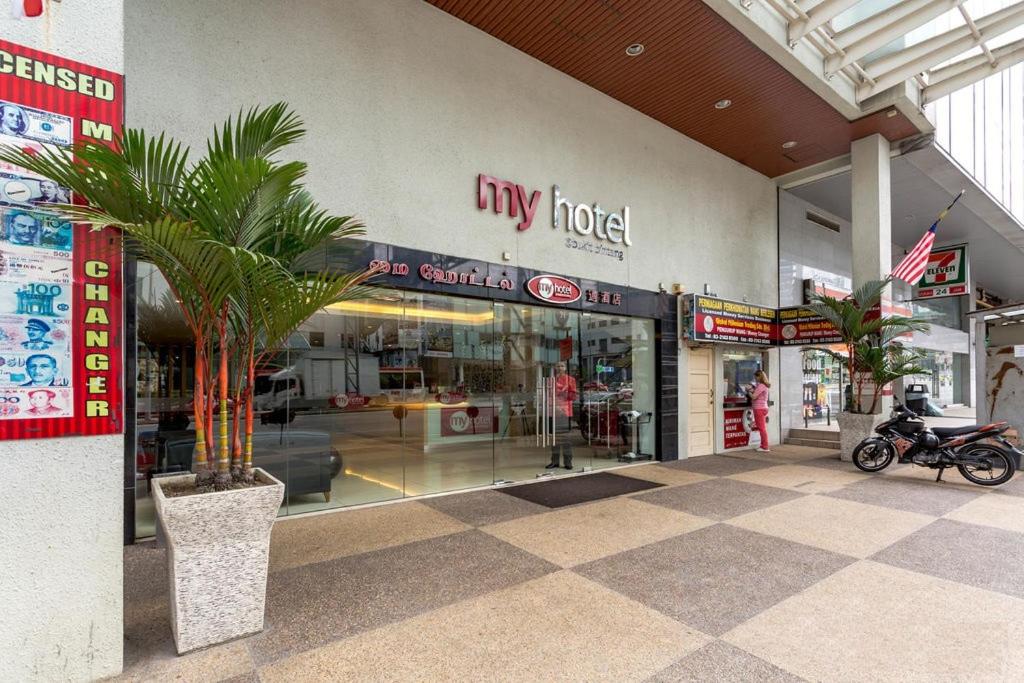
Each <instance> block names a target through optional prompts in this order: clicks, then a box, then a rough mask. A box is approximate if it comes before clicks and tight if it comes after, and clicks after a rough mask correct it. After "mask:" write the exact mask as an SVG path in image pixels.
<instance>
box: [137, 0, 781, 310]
mask: <svg viewBox="0 0 1024 683" xmlns="http://www.w3.org/2000/svg"><path fill="white" fill-rule="evenodd" d="M125 20H126V24H127V27H128V31H127V34H128V35H127V38H126V65H127V67H126V68H127V78H128V82H129V84H130V87H129V89H128V93H127V95H128V107H127V109H128V122H129V125H132V126H145V127H146V128H147V129H154V130H156V129H166V130H168V131H170V132H172V133H174V134H175V135H179V136H182V137H183V138H185V139H186V140H189V141H190V142H192V143H193V146H194V147H195V146H196V145H198V144H199V143H200V142H201V140H202V139H203V138H204V137H205V135H206V134H207V132H208V131H209V129H210V128H211V126H212V124H213V123H215V122H219V121H220V120H222V119H223V118H225V117H226V116H227V115H229V114H231V113H233V112H235V111H237V110H238V108H239V107H244V106H249V105H252V104H256V103H270V102H274V101H277V100H284V101H286V102H288V103H290V104H291V105H292V106H293V107H294V108H295V109H296V111H297V112H298V113H299V114H300V115H301V116H302V117H303V118H304V119H305V121H306V124H307V128H308V130H309V137H308V139H307V140H306V141H305V142H304V143H303V145H302V146H301V147H300V148H298V149H297V151H296V154H297V155H298V156H299V157H301V158H302V159H304V160H306V161H308V162H309V164H310V173H309V186H310V188H311V190H312V191H313V193H314V195H315V196H316V197H317V198H318V199H319V200H320V201H322V202H323V203H324V204H326V205H327V206H328V207H329V208H331V209H333V210H335V211H338V212H344V213H353V212H354V213H355V214H357V215H358V216H360V217H361V218H363V219H364V220H365V222H366V224H367V226H368V237H369V238H370V239H373V240H379V241H382V242H388V243H392V244H399V245H403V246H409V247H415V248H420V249H426V250H436V251H441V252H444V253H450V254H456V255H459V256H465V257H471V258H479V259H485V260H488V261H500V260H501V253H502V251H505V250H507V251H510V252H512V254H513V259H512V263H513V264H514V265H521V266H527V267H531V268H537V269H544V270H550V271H554V272H557V273H567V274H570V275H577V276H588V277H598V278H600V279H604V280H607V281H612V282H618V283H624V284H625V283H629V284H633V285H636V286H640V287H645V288H655V287H656V286H657V284H658V282H662V281H664V282H665V283H666V284H668V283H671V282H682V283H684V284H685V285H686V286H687V287H688V289H689V290H690V291H695V290H697V289H700V288H701V287H702V286H703V283H704V282H710V283H711V284H712V286H713V287H714V288H715V290H716V291H717V292H718V293H719V294H720V295H721V296H723V297H729V298H735V299H740V298H742V297H744V296H746V297H748V298H749V299H750V300H751V301H756V302H758V303H771V302H773V301H774V299H775V283H776V277H777V273H776V270H775V265H774V254H775V238H776V232H775V224H776V211H775V189H774V186H773V185H772V183H771V182H770V181H769V180H768V179H767V178H765V177H764V176H761V175H760V174H758V173H756V172H754V171H752V170H750V169H748V168H746V167H744V166H742V165H740V164H738V163H736V162H734V161H732V160H730V159H728V158H726V157H724V156H722V155H720V154H718V153H716V152H714V151H712V150H710V149H708V148H706V147H703V146H702V145H700V144H698V143H696V142H694V141H692V140H690V139H688V138H685V137H684V136H682V135H680V134H679V133H676V132H675V131H673V130H671V129H669V128H667V127H665V126H662V125H661V124H659V123H656V122H655V121H653V120H651V119H649V118H647V117H645V116H643V115H641V114H639V113H638V112H636V111H635V110H632V109H630V108H629V107H626V106H625V105H623V104H621V103H619V102H616V101H615V100H613V99H611V98H609V97H607V96H605V95H603V94H601V93H599V92H597V91H595V90H593V89H591V88H589V87H587V86H585V85H583V84H581V83H579V82H578V81H575V80H573V79H571V78H569V77H568V76H566V75H564V74H562V73H561V72H558V71H556V70H554V69H552V68H550V67H548V66H546V65H544V64H542V63H541V62H539V61H537V60H535V59H533V58H531V57H528V56H527V55H525V54H523V53H521V52H519V51H517V50H515V49H513V48H512V47H510V46H508V45H506V44H504V43H502V42H500V41H498V40H497V39H495V38H492V37H491V36H489V35H487V34H486V33H483V32H481V31H479V30H477V29H475V28H473V27H471V26H469V25H468V24H465V23H462V22H461V21H459V20H457V19H455V18H454V17H452V16H451V15H448V14H446V13H444V12H442V11H440V10H438V9H436V8H434V7H432V6H430V5H428V4H426V3H424V2H419V1H417V0H387V1H379V0H377V1H369V0H364V1H362V2H356V1H347V2H333V1H332V2H328V1H326V0H318V1H317V2H306V3H281V2H270V1H269V0H257V1H252V2H239V1H235V2H218V3H210V2H208V1H206V0H178V1H176V2H174V3H167V2H163V1H161V0H136V1H135V2H131V3H129V4H128V6H127V7H126V17H125ZM478 173H487V174H489V175H493V176H496V177H498V178H503V179H508V180H513V181H515V182H519V183H521V184H523V185H524V186H525V187H527V188H529V189H538V190H541V191H542V192H543V198H542V204H541V208H540V209H539V210H538V213H537V217H536V218H535V219H534V224H533V227H531V228H530V229H529V230H526V231H522V232H519V231H517V230H516V229H515V221H513V220H511V219H509V218H508V217H507V216H496V215H494V214H493V213H491V212H489V211H480V210H478V209H477V207H476V178H477V174H478ZM555 183H557V184H559V185H560V187H561V190H562V193H563V194H564V195H567V196H569V197H570V198H571V199H573V200H574V201H577V202H579V201H584V202H587V203H593V202H600V204H601V205H602V207H603V208H605V209H606V210H618V209H620V208H621V207H622V206H623V205H626V204H628V205H629V207H630V213H631V220H630V223H631V232H632V236H633V241H634V245H633V246H632V247H630V248H627V249H626V252H627V254H628V256H627V258H626V259H624V260H623V261H622V262H619V261H617V260H614V259H612V258H608V257H605V256H594V255H588V254H583V253H580V252H578V251H573V250H570V249H567V248H566V247H565V246H564V242H565V236H566V235H565V233H564V232H561V231H554V230H553V228H552V227H551V210H552V208H551V204H552V202H551V186H552V185H553V184H555ZM584 239H585V238H584ZM590 239H591V241H594V242H595V243H598V242H597V241H596V240H595V239H594V238H590Z"/></svg>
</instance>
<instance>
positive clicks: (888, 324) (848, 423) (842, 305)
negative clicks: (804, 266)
mask: <svg viewBox="0 0 1024 683" xmlns="http://www.w3.org/2000/svg"><path fill="white" fill-rule="evenodd" d="M890 282H892V280H891V278H886V279H885V280H874V281H871V282H866V283H864V284H863V285H861V286H860V287H858V288H857V290H856V291H854V292H853V293H852V294H850V295H849V296H848V297H845V298H843V299H839V298H836V297H833V296H828V295H826V294H817V293H815V294H813V295H812V297H811V302H810V303H809V304H808V305H807V308H809V309H811V310H812V311H814V312H815V313H817V314H818V315H820V316H821V317H822V318H824V319H825V320H827V321H828V322H829V323H831V324H832V326H833V327H835V328H836V330H837V331H838V333H839V336H840V337H841V338H842V344H843V346H845V347H846V353H845V355H839V354H834V353H833V354H832V355H833V356H836V357H837V358H839V359H840V360H841V361H842V362H844V363H845V364H846V369H847V377H848V378H849V381H850V387H851V392H850V400H849V401H848V402H847V405H846V410H845V411H843V412H841V413H840V414H839V415H838V416H837V421H838V422H839V443H840V452H839V457H840V458H841V459H843V460H850V458H851V456H852V453H853V449H854V448H855V447H856V446H857V444H858V443H860V442H861V441H862V440H863V439H865V438H866V437H868V436H870V435H871V433H872V431H873V430H874V428H875V425H877V424H878V423H879V422H881V421H882V415H880V414H879V411H880V410H881V400H880V399H881V397H882V392H883V391H884V389H885V387H886V386H887V385H888V384H890V383H891V382H893V381H895V380H896V379H899V378H900V377H904V376H907V375H911V374H920V372H924V371H923V370H922V369H921V368H920V367H919V366H918V365H917V363H918V361H919V357H918V356H917V355H916V354H915V353H913V352H911V351H908V350H906V349H905V348H903V346H902V345H901V344H899V342H898V339H899V337H901V336H903V335H905V334H908V333H912V332H917V331H926V330H927V329H928V324H927V323H926V322H924V321H922V320H920V319H917V318H913V317H906V316H898V315H890V316H886V315H883V314H882V311H881V303H882V296H883V294H884V293H885V291H886V288H887V287H888V286H889V284H890ZM822 350H823V351H826V353H832V352H831V351H829V350H827V349H822Z"/></svg>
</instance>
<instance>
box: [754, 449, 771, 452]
mask: <svg viewBox="0 0 1024 683" xmlns="http://www.w3.org/2000/svg"><path fill="white" fill-rule="evenodd" d="M757 452H758V453H771V451H770V450H769V449H767V448H758V449H757Z"/></svg>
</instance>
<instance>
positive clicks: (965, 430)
mask: <svg viewBox="0 0 1024 683" xmlns="http://www.w3.org/2000/svg"><path fill="white" fill-rule="evenodd" d="M984 426H985V425H967V426H966V427H932V432H934V434H935V436H937V437H939V438H940V439H948V438H949V437H951V436H960V435H962V434H970V433H971V432H976V431H978V430H980V429H981V428H982V427H984Z"/></svg>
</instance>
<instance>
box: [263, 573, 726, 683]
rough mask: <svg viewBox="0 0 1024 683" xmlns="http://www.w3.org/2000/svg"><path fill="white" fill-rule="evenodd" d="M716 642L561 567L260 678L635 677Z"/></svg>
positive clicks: (298, 659) (306, 656) (284, 664)
mask: <svg viewBox="0 0 1024 683" xmlns="http://www.w3.org/2000/svg"><path fill="white" fill-rule="evenodd" d="M710 640H711V639H710V638H709V637H708V636H706V635H704V634H702V633H700V632H698V631H694V630H693V629H690V628H689V627H687V626H684V625H683V624H680V623H679V622H677V621H675V620H673V619H670V618H668V617H666V616H664V615H663V614H660V613H658V612H655V611H654V610H652V609H649V608H646V607H644V606H642V605H640V604H639V603H637V602H634V601H632V600H629V599H628V598H626V597H624V596H623V595H621V594H619V593H616V592H614V591H612V590H610V589H607V588H604V587H602V586H600V585H598V584H596V583H593V582H591V581H588V580H587V579H584V578H583V577H581V576H578V575H576V574H572V573H570V572H557V573H555V574H550V575H548V576H546V577H543V578H541V579H536V580H534V581H529V582H526V583H523V584H520V585H518V586H515V587H512V588H508V589H505V590H501V591H496V592H494V593H490V594H488V595H485V596H482V597H480V598H475V599H473V600H469V601H466V602H461V603H456V604H454V605H451V606H449V607H444V608H442V609H438V610H435V611H432V612H428V613H426V614H423V615H420V616H418V617H414V618H412V619H408V620H406V621H402V622H399V623H397V624H392V625H390V626H385V627H382V628H379V629H376V630H373V631H368V632H366V633H362V634H360V635H358V636H355V637H353V638H349V639H347V640H342V641H339V642H337V643H333V644H331V645H327V646H324V647H321V648H318V649H316V650H311V651H309V652H305V653H302V654H299V655H295V656H293V657H291V658H288V659H285V660H282V661H280V662H276V663H274V664H272V665H270V666H267V667H265V668H263V669H261V670H260V680H261V681H263V682H264V683H274V682H276V681H282V682H287V683H292V682H293V681H300V680H318V681H384V680H388V681H397V680H400V681H541V680H543V681H555V680H574V681H627V680H629V681H636V680H642V679H644V678H646V677H648V676H650V675H652V674H654V673H656V672H658V671H660V670H661V669H664V668H665V667H667V666H668V665H670V664H671V663H672V662H674V661H675V660H677V659H679V658H680V657H683V656H685V655H686V654H688V653H690V652H693V651H695V650H696V649H697V648H699V647H701V646H702V645H704V644H705V643H707V642H709V641H710Z"/></svg>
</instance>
